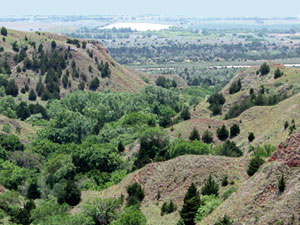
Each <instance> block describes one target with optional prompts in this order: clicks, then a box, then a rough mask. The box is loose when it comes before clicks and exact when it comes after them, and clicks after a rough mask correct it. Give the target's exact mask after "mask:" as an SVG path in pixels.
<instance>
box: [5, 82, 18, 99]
mask: <svg viewBox="0 0 300 225" xmlns="http://www.w3.org/2000/svg"><path fill="white" fill-rule="evenodd" d="M5 93H6V94H7V95H11V96H13V97H17V96H18V94H19V88H18V86H17V85H16V83H15V80H14V79H10V80H9V81H8V84H7V86H6V88H5Z"/></svg>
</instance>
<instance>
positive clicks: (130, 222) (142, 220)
mask: <svg viewBox="0 0 300 225" xmlns="http://www.w3.org/2000/svg"><path fill="white" fill-rule="evenodd" d="M113 224H114V225H146V224H147V219H146V217H145V216H144V214H143V213H142V212H141V211H140V210H139V209H137V208H136V207H129V208H126V209H125V212H124V213H122V215H121V216H120V218H119V219H117V220H116V221H114V223H113ZM99 225H100V224H99ZM101 225H102V224H101Z"/></svg>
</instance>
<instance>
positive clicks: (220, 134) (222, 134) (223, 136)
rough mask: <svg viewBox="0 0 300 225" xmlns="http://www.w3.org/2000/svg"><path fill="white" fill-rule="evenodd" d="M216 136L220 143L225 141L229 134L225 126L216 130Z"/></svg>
mask: <svg viewBox="0 0 300 225" xmlns="http://www.w3.org/2000/svg"><path fill="white" fill-rule="evenodd" d="M217 136H218V138H219V140H221V141H225V140H226V139H227V138H228V136H229V132H228V130H227V128H226V126H225V124H223V126H222V127H221V128H218V129H217Z"/></svg>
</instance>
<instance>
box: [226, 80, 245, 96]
mask: <svg viewBox="0 0 300 225" xmlns="http://www.w3.org/2000/svg"><path fill="white" fill-rule="evenodd" d="M241 88H242V83H241V80H240V79H239V80H238V81H235V82H233V83H232V84H231V86H230V88H229V94H235V93H237V92H239V91H240V90H241Z"/></svg>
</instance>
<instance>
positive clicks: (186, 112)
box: [180, 107, 191, 120]
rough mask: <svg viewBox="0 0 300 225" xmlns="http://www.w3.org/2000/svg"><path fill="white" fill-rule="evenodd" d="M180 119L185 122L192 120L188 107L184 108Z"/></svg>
mask: <svg viewBox="0 0 300 225" xmlns="http://www.w3.org/2000/svg"><path fill="white" fill-rule="evenodd" d="M180 117H181V118H182V119H183V120H189V119H190V118H191V113H190V111H189V108H188V107H184V109H183V110H182V112H181V114H180Z"/></svg>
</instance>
